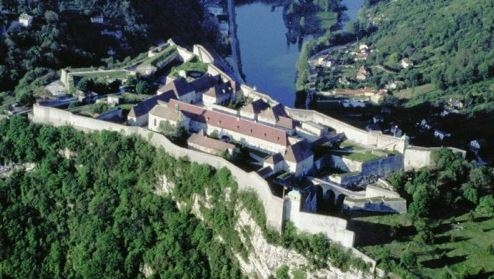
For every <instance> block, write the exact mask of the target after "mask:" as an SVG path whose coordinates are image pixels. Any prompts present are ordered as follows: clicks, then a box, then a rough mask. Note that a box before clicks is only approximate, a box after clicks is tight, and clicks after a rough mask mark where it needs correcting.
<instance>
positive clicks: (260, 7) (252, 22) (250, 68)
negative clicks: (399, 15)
mask: <svg viewBox="0 0 494 279" xmlns="http://www.w3.org/2000/svg"><path fill="white" fill-rule="evenodd" d="M362 2H363V0H344V1H343V3H344V4H345V5H346V6H347V7H348V11H347V16H348V18H349V19H354V18H355V17H356V16H357V14H358V10H359V9H360V7H361V6H362ZM235 13H236V23H237V38H238V40H239V43H240V56H241V61H242V72H243V73H244V74H245V81H246V83H247V84H248V85H250V86H255V87H256V88H257V89H258V90H259V91H260V92H263V93H266V94H268V95H270V96H271V97H273V98H274V99H276V100H278V101H279V102H281V103H282V104H284V105H286V106H290V107H293V106H294V104H295V74H296V73H295V71H296V63H297V59H298V55H299V47H298V45H297V44H294V45H293V44H291V45H289V44H288V43H287V39H286V35H285V34H286V32H287V28H286V27H285V25H284V23H283V8H282V7H276V8H273V7H272V6H271V5H268V4H264V3H260V2H255V3H252V4H244V5H238V6H236V7H235Z"/></svg>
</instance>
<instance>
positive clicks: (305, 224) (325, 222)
mask: <svg viewBox="0 0 494 279" xmlns="http://www.w3.org/2000/svg"><path fill="white" fill-rule="evenodd" d="M300 204H301V200H300V195H291V194H288V195H287V197H286V202H285V216H284V219H285V220H290V221H291V222H292V223H293V224H294V225H295V227H297V229H299V230H301V231H305V232H309V233H313V234H317V233H322V234H324V235H325V236H327V237H328V238H329V239H332V240H334V241H337V242H339V243H341V245H343V246H345V247H352V246H353V243H354V238H355V233H354V232H352V231H349V230H347V229H346V227H347V221H346V220H345V219H342V218H337V217H332V216H327V215H319V214H315V213H307V212H302V211H301V210H300V207H301V206H300Z"/></svg>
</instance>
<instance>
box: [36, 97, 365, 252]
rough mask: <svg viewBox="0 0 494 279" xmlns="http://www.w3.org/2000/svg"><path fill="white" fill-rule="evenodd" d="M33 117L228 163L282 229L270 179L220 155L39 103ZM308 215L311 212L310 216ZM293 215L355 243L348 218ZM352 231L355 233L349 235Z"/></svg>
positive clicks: (304, 226)
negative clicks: (140, 138) (347, 227)
mask: <svg viewBox="0 0 494 279" xmlns="http://www.w3.org/2000/svg"><path fill="white" fill-rule="evenodd" d="M30 117H31V120H32V121H33V122H36V123H42V124H50V125H53V126H71V127H74V128H75V129H78V130H81V131H86V132H90V131H102V130H108V131H115V132H118V133H121V134H123V135H139V136H140V137H142V138H143V139H144V140H147V141H148V142H149V143H150V144H152V145H153V146H155V147H157V148H163V149H164V150H165V151H166V152H167V153H168V154H169V155H170V156H172V157H174V158H180V157H188V159H189V160H190V161H192V162H196V163H199V164H207V165H210V166H212V167H214V168H217V169H218V168H222V167H225V168H227V169H228V170H229V171H230V172H231V174H232V176H233V178H234V179H235V180H236V182H237V184H238V187H239V189H240V190H243V191H248V190H250V191H253V192H255V193H256V194H257V196H258V198H259V200H261V202H262V204H263V206H264V211H265V214H266V218H267V225H268V226H269V227H272V228H274V229H276V230H277V231H281V229H282V225H283V220H284V212H283V211H284V203H285V200H284V199H282V198H279V197H276V196H275V195H273V194H272V193H271V190H270V188H269V185H268V183H267V181H266V180H264V179H263V178H262V177H261V176H259V175H258V174H257V173H255V172H249V173H248V172H245V171H244V170H242V169H240V168H239V167H237V166H235V165H234V164H232V163H230V162H229V161H227V160H225V159H223V158H221V157H217V156H214V155H210V154H206V153H202V152H199V151H195V150H190V149H186V148H182V147H179V146H177V145H175V144H173V143H172V142H170V141H169V140H168V139H167V138H166V137H165V136H163V135H161V134H158V133H155V132H153V131H150V130H147V129H144V128H141V127H132V126H124V125H120V124H115V123H111V122H105V121H101V120H97V119H93V118H88V117H84V116H79V115H75V114H72V113H70V112H68V111H64V110H61V109H57V108H50V107H44V106H40V105H37V104H35V105H34V106H33V112H32V115H31V116H30ZM308 215H311V216H310V218H309V216H308ZM291 216H293V218H297V219H290V221H292V222H293V223H294V224H298V225H299V226H298V227H297V228H298V229H299V230H301V231H305V232H310V233H313V232H325V231H326V230H329V231H331V232H332V233H330V234H328V233H325V234H326V235H327V236H328V237H329V239H331V240H332V241H336V242H340V243H341V244H342V245H343V246H346V247H352V246H353V232H351V231H348V230H347V229H346V225H347V222H346V220H344V219H341V218H337V217H332V216H323V215H314V216H312V214H309V213H303V212H300V213H299V214H294V215H291ZM349 235H351V236H352V237H351V238H350V237H349ZM353 250H355V249H353ZM355 251H356V250H355Z"/></svg>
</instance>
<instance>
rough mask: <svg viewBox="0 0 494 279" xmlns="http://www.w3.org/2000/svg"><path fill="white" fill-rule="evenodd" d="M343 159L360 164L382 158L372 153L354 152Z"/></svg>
mask: <svg viewBox="0 0 494 279" xmlns="http://www.w3.org/2000/svg"><path fill="white" fill-rule="evenodd" d="M343 157H346V158H348V159H350V160H353V161H359V162H367V161H370V160H375V159H379V158H380V156H377V155H375V154H373V153H372V151H365V152H352V153H350V154H347V155H344V156H343Z"/></svg>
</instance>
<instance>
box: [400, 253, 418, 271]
mask: <svg viewBox="0 0 494 279" xmlns="http://www.w3.org/2000/svg"><path fill="white" fill-rule="evenodd" d="M400 264H401V265H402V266H404V267H406V268H408V269H413V268H416V267H417V254H416V253H415V252H413V251H411V250H410V249H408V250H406V251H405V252H403V254H402V255H401V258H400Z"/></svg>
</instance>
